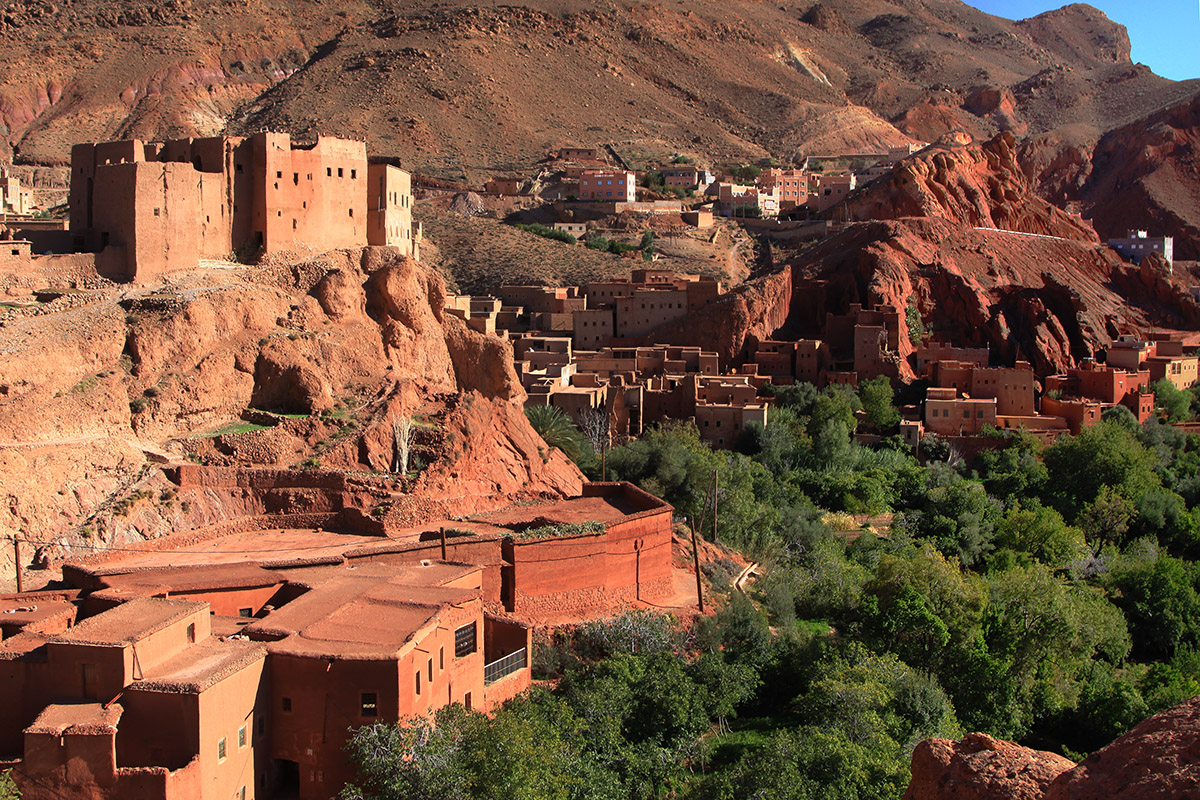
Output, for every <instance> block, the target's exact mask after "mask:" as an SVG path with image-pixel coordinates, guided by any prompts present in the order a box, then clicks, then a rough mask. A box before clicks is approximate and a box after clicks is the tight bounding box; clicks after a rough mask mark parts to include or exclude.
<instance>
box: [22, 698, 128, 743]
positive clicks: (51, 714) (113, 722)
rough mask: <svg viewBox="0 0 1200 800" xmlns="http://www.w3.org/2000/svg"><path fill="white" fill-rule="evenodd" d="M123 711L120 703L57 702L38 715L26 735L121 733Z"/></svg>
mask: <svg viewBox="0 0 1200 800" xmlns="http://www.w3.org/2000/svg"><path fill="white" fill-rule="evenodd" d="M122 711H123V709H122V708H121V706H120V705H118V704H117V703H113V704H111V705H109V706H108V707H107V708H106V707H105V706H104V705H102V704H100V703H55V704H52V705H48V706H46V708H45V709H43V710H42V713H40V714H38V715H37V719H35V720H34V721H33V724H32V725H30V726H29V727H28V728H26V729H25V733H37V734H44V735H50V736H62V735H63V734H64V733H73V734H93V735H104V734H113V733H116V732H117V723H118V722H119V721H120V720H121V713H122Z"/></svg>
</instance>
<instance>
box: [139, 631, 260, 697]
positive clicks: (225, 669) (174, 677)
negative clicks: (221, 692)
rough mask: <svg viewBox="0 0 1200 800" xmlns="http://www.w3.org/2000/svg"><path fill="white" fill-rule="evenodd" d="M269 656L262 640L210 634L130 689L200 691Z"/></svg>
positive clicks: (155, 668) (178, 691)
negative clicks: (225, 637) (226, 637)
mask: <svg viewBox="0 0 1200 800" xmlns="http://www.w3.org/2000/svg"><path fill="white" fill-rule="evenodd" d="M266 657H267V648H266V646H265V645H264V644H262V643H261V642H252V641H249V640H248V639H224V640H222V639H218V638H216V637H209V638H208V639H205V640H204V641H202V642H198V643H196V644H193V645H190V646H188V647H186V648H184V649H183V651H182V652H180V653H179V654H178V655H175V656H173V657H172V658H169V659H167V660H166V661H164V662H163V663H162V664H159V665H158V666H156V667H154V668H153V669H151V670H149V671H147V672H146V674H145V677H144V679H143V680H140V681H134V682H133V683H132V684H130V685H129V686H128V687H127V688H126V691H139V690H140V691H148V692H176V693H180V694H196V693H199V692H202V691H204V690H205V689H207V688H208V687H210V686H212V685H213V684H216V683H219V682H221V681H222V680H224V679H225V678H228V677H229V676H230V675H233V674H235V673H237V672H240V671H241V670H242V669H244V668H245V667H247V666H249V665H250V664H253V663H254V662H255V661H259V660H262V659H264V658H266Z"/></svg>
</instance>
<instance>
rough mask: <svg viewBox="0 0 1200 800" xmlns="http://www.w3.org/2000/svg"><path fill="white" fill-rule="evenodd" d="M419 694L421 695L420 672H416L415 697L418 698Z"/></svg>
mask: <svg viewBox="0 0 1200 800" xmlns="http://www.w3.org/2000/svg"><path fill="white" fill-rule="evenodd" d="M420 694H421V672H420V671H419V670H418V671H417V695H418V696H420Z"/></svg>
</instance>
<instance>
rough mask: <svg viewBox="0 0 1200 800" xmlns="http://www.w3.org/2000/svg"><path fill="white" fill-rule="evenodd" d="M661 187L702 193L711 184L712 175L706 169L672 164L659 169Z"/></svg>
mask: <svg viewBox="0 0 1200 800" xmlns="http://www.w3.org/2000/svg"><path fill="white" fill-rule="evenodd" d="M661 172H662V178H663V185H664V186H666V187H667V188H668V189H679V190H681V191H685V192H687V191H691V192H702V191H704V190H705V189H707V188H708V187H709V186H710V185H711V184H712V182H713V175H712V173H710V172H709V171H708V170H706V169H700V168H699V167H694V166H692V165H690V164H682V165H679V164H672V165H671V166H667V167H663V168H662V169H661Z"/></svg>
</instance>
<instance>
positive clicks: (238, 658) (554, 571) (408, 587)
mask: <svg viewBox="0 0 1200 800" xmlns="http://www.w3.org/2000/svg"><path fill="white" fill-rule="evenodd" d="M167 474H168V477H169V478H170V479H171V480H172V481H173V482H175V483H176V484H178V485H179V486H180V488H181V489H197V488H203V490H204V491H205V492H208V493H211V494H213V495H214V496H220V497H224V496H226V495H228V496H230V497H238V498H242V499H246V498H248V497H251V496H258V495H261V494H262V493H264V492H267V493H270V492H280V491H287V487H289V486H292V485H293V484H294V485H297V486H301V485H302V486H305V487H308V489H309V490H312V489H314V488H316V489H320V490H322V491H329V492H334V493H335V494H336V492H337V491H344V490H345V488H346V487H344V486H343V488H342V489H340V490H339V489H337V487H338V485H340V484H339V482H342V483H344V481H345V476H341V475H338V474H337V473H328V474H326V473H307V474H303V475H294V474H291V473H286V472H280V471H277V470H237V469H224V468H206V467H200V466H196V465H177V466H174V467H171V468H168V470H167ZM330 500H331V505H333V503H332V500H333V497H332V496H331V498H330ZM251 506H253V503H252V504H251ZM672 516H673V509H672V508H671V506H669V505H667V504H666V503H663V502H662V501H661V500H659V499H658V498H655V497H653V496H651V495H649V494H647V493H645V492H643V491H641V490H639V489H637V488H636V487H633V486H631V485H629V484H622V483H601V484H586V485H585V486H584V489H583V492H582V494H581V495H580V496H579V497H574V498H568V499H565V500H557V501H548V502H545V501H544V502H541V503H534V504H524V505H517V506H512V507H510V508H507V509H501V510H499V511H495V512H490V513H487V514H481V515H476V516H473V517H471V518H469V519H465V520H463V519H459V520H442V521H436V520H435V521H432V522H429V523H426V524H424V525H416V526H413V527H392V525H391V524H390V523H386V524H385V523H384V522H382V521H379V520H375V519H373V518H372V517H370V516H368V515H366V514H363V513H362V512H360V511H357V510H356V509H347V510H344V511H340V512H324V513H321V512H306V513H302V514H291V515H288V514H282V515H281V514H265V515H263V516H249V517H245V518H241V519H237V520H229V521H226V522H222V523H219V524H217V525H214V526H211V528H205V529H199V530H194V531H190V532H189V534H188V536H187V537H186V538H185V539H183V540H181V541H182V542H184V543H186V547H187V549H186V550H176V549H173V548H175V547H179V546H180V543H179V541H177V540H174V539H159V540H152V541H147V542H144V543H140V544H130V545H129V546H128V547H123V548H121V549H119V550H114V551H111V552H104V551H101V552H98V553H96V554H94V555H91V556H89V557H87V558H85V559H83V560H81V561H76V562H70V563H68V564H65V565H64V566H63V575H64V578H65V580H66V581H68V582H69V583H71V584H73V585H74V586H75V587H77V588H76V589H72V590H63V591H58V592H40V593H28V594H23V595H14V596H10V597H7V598H0V610H3V611H5V612H12V613H11V614H8V613H6V614H5V618H6V621H9V622H12V625H9V626H8V627H6V628H5V629H4V639H3V641H2V642H0V759H2V760H4V761H6V762H8V763H10V764H12V765H13V766H14V776H15V778H16V780H17V783H18V786H19V787H20V789H21V790H22V792H23V796H24V797H26V798H35V799H36V800H49V799H50V798H62V797H86V798H89V799H90V800H101V799H104V800H106V799H107V798H113V799H114V800H117V799H119V800H126V798H139V800H157V799H158V798H163V799H164V800H165V799H166V798H179V799H180V800H184V799H185V798H186V800H192V799H193V798H220V799H221V800H227V799H228V798H230V797H235V798H239V800H240V798H243V797H247V798H264V799H265V798H269V797H297V798H302V799H303V800H310V799H311V800H318V799H320V800H324V799H325V798H331V797H333V796H335V795H336V794H337V793H338V792H339V790H340V789H341V788H342V786H343V785H344V783H345V782H346V781H347V780H348V779H349V778H350V777H352V774H353V772H352V767H351V765H350V764H349V763H348V762H347V759H346V753H345V749H344V747H345V742H346V740H347V737H348V736H349V732H350V730H351V729H352V728H356V727H359V726H362V725H366V724H370V723H373V722H395V721H398V720H402V719H406V718H409V717H411V716H414V715H426V714H429V713H431V712H433V711H435V710H436V709H438V708H440V707H442V706H444V705H446V704H449V703H458V704H462V705H464V706H468V707H471V708H476V709H480V710H483V711H485V712H487V711H490V710H491V709H494V708H496V707H497V706H498V705H499V704H500V703H502V702H504V701H506V700H507V699H510V698H511V697H513V696H515V695H516V694H519V693H520V692H522V691H524V690H525V689H526V688H528V686H529V682H530V670H529V652H530V650H529V648H530V631H529V627H528V623H527V622H526V621H525V620H527V619H540V620H557V619H561V618H563V616H564V615H566V616H567V617H568V618H571V619H579V618H581V617H582V618H588V617H592V616H595V615H596V614H597V613H603V612H604V611H605V610H608V609H614V608H621V607H624V606H627V605H629V604H631V603H636V602H652V603H662V602H663V601H664V599H669V598H671V597H673V596H674V593H675V588H674V585H675V581H674V577H673V573H672V558H671V536H672V534H671V524H672ZM580 523H590V524H586V525H584V524H580ZM273 526H274V527H273ZM279 526H282V527H279ZM9 618H11V619H9ZM164 721H169V724H165V723H164Z"/></svg>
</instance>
